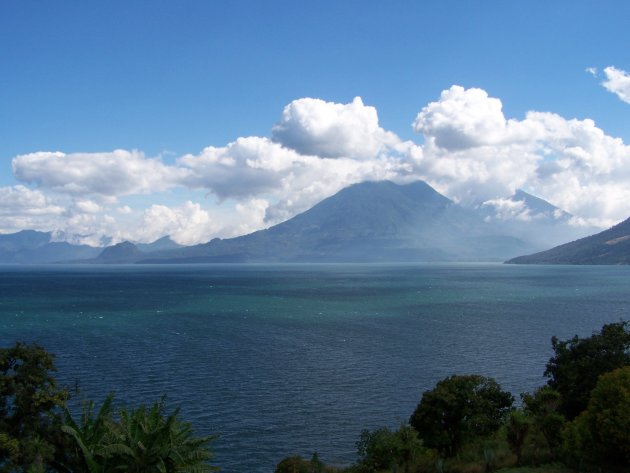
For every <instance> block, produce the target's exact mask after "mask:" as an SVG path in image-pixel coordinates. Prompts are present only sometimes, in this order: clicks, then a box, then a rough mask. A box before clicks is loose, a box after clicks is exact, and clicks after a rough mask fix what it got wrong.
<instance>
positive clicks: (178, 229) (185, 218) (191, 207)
mask: <svg viewBox="0 0 630 473" xmlns="http://www.w3.org/2000/svg"><path fill="white" fill-rule="evenodd" d="M219 228H220V225H219V224H218V223H217V222H215V221H213V220H212V218H211V217H210V215H209V213H208V212H207V211H206V210H204V209H202V208H201V205H199V204H198V203H193V202H191V201H187V202H185V203H184V204H183V205H181V206H179V207H174V208H171V207H167V206H165V205H152V206H151V207H149V208H148V209H146V210H145V211H144V213H143V215H142V218H141V220H140V222H139V225H137V226H135V228H132V229H130V230H127V232H126V233H125V234H124V237H125V238H124V239H131V240H135V241H141V242H147V243H148V242H153V241H155V240H157V239H158V238H161V237H163V236H165V235H170V237H171V239H172V240H173V241H175V242H177V243H179V244H182V245H192V244H195V243H200V242H205V241H208V240H210V239H211V238H212V237H213V236H214V234H215V233H216V231H217V230H218V229H219Z"/></svg>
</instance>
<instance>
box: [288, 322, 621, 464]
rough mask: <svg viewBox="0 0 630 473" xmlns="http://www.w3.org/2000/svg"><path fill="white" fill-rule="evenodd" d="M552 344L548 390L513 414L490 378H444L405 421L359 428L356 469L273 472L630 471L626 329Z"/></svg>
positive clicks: (607, 328)
mask: <svg viewBox="0 0 630 473" xmlns="http://www.w3.org/2000/svg"><path fill="white" fill-rule="evenodd" d="M552 347H553V350H554V356H553V357H552V358H551V359H550V360H549V363H548V364H547V370H546V371H545V376H547V377H548V378H549V381H548V384H547V385H546V386H542V387H540V388H539V389H537V390H536V391H535V392H534V393H525V394H522V395H521V398H522V406H521V407H519V408H514V407H513V406H512V403H513V398H512V396H511V395H510V394H509V393H506V392H504V391H502V390H501V388H500V386H499V385H498V384H497V383H496V381H494V380H493V379H491V378H486V377H483V376H478V375H465V376H450V377H448V378H446V379H444V380H442V381H440V382H439V383H438V384H437V385H436V386H435V388H433V389H431V390H428V391H425V392H424V393H423V395H422V398H421V399H420V402H419V404H418V406H417V407H416V410H415V411H414V413H413V414H412V416H411V418H410V421H409V424H403V425H401V426H400V427H399V429H398V430H396V431H391V430H389V429H387V428H380V429H376V430H374V431H367V430H366V431H363V432H362V434H361V437H360V439H359V441H358V442H357V450H358V456H359V460H358V461H357V463H355V464H354V465H351V466H349V467H344V468H334V467H331V466H325V465H323V464H322V463H321V462H320V461H319V460H318V459H317V458H316V457H315V458H316V459H317V461H316V462H314V461H313V460H311V461H307V460H305V459H302V458H300V457H296V456H294V457H289V458H287V459H285V460H283V461H282V462H280V463H279V464H278V466H277V468H276V473H294V472H296V473H311V472H313V473H314V472H327V473H334V472H336V473H376V472H392V473H394V472H404V473H432V472H437V473H442V472H451V473H481V472H490V471H501V472H504V473H533V472H538V473H572V472H593V473H596V472H597V473H603V472H605V473H628V472H630V323H628V322H624V321H621V322H618V323H613V324H608V325H604V327H602V329H601V331H600V332H596V333H593V335H592V336H590V337H587V338H579V337H577V336H575V337H573V338H571V339H569V340H566V341H559V340H558V339H557V338H556V337H553V338H552Z"/></svg>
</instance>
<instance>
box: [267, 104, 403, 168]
mask: <svg viewBox="0 0 630 473" xmlns="http://www.w3.org/2000/svg"><path fill="white" fill-rule="evenodd" d="M272 133H273V140H274V141H276V142H278V143H280V144H282V145H283V146H285V147H287V148H290V149H293V150H295V151H297V152H298V153H300V154H303V155H312V156H319V157H322V158H340V157H347V158H353V159H360V160H367V159H373V158H375V157H376V156H377V155H378V154H379V153H381V152H382V151H384V150H385V149H386V148H387V147H388V146H390V145H393V144H395V143H397V142H398V141H399V140H398V138H397V137H396V135H395V134H394V133H391V132H387V131H385V130H383V129H382V128H381V127H380V126H379V124H378V114H377V113H376V109H375V108H374V107H369V106H366V105H364V104H363V101H362V100H361V98H360V97H356V98H355V99H354V100H353V101H352V102H350V103H348V104H340V103H333V102H325V101H323V100H320V99H313V98H303V99H299V100H294V101H293V102H291V103H290V104H289V105H287V106H286V107H285V108H284V110H283V112H282V117H281V118H280V121H278V123H276V124H275V126H274V127H273V129H272Z"/></svg>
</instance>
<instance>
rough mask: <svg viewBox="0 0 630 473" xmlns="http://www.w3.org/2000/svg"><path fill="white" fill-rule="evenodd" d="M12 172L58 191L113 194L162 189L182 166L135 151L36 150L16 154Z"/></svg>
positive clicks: (180, 172)
mask: <svg viewBox="0 0 630 473" xmlns="http://www.w3.org/2000/svg"><path fill="white" fill-rule="evenodd" d="M12 165H13V174H14V175H15V177H16V178H17V179H18V180H20V181H22V182H26V183H32V184H35V185H36V186H38V187H40V188H42V189H47V190H52V191H55V192H59V193H64V194H70V195H77V196H87V195H99V196H103V197H117V196H121V195H130V194H142V193H150V192H156V191H163V190H166V189H168V188H170V187H173V186H174V185H176V183H177V180H178V179H180V178H182V177H183V173H184V172H185V171H184V170H182V169H177V168H173V167H169V166H166V165H165V164H163V163H162V162H161V161H160V160H159V159H151V158H146V157H145V156H144V154H142V153H140V152H138V151H126V150H115V151H112V152H108V153H71V154H65V153H62V152H37V153H30V154H24V155H20V156H16V157H15V158H13V161H12Z"/></svg>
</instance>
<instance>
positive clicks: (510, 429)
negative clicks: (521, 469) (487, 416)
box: [506, 410, 531, 465]
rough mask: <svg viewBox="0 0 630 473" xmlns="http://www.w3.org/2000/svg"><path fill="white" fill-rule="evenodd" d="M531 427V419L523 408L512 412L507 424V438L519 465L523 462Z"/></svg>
mask: <svg viewBox="0 0 630 473" xmlns="http://www.w3.org/2000/svg"><path fill="white" fill-rule="evenodd" d="M530 427H531V421H530V419H529V418H528V417H527V416H526V415H525V413H524V412H523V411H522V410H516V411H512V412H510V417H509V418H508V421H507V426H506V439H507V442H508V444H509V446H510V450H512V452H513V453H514V454H515V455H516V464H517V465H520V464H521V456H522V454H523V447H524V446H525V439H526V438H527V434H528V432H529V429H530Z"/></svg>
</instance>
